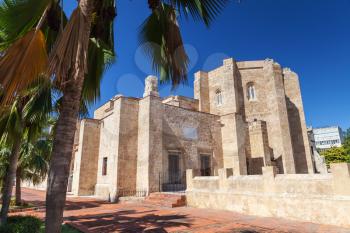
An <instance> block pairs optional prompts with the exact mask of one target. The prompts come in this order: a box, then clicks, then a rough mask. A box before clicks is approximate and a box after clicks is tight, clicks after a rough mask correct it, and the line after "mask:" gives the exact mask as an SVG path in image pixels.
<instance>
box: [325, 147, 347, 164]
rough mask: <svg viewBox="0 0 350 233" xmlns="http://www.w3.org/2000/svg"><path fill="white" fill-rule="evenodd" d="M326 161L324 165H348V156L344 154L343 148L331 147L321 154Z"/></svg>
mask: <svg viewBox="0 0 350 233" xmlns="http://www.w3.org/2000/svg"><path fill="white" fill-rule="evenodd" d="M321 155H323V156H324V157H325V159H326V164H327V165H329V164H330V163H345V162H346V163H350V154H348V153H346V150H345V149H344V147H333V148H330V149H328V150H326V151H323V152H322V153H321Z"/></svg>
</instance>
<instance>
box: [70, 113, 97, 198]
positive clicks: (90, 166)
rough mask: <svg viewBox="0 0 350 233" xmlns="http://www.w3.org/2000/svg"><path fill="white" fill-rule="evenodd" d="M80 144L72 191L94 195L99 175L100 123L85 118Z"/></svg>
mask: <svg viewBox="0 0 350 233" xmlns="http://www.w3.org/2000/svg"><path fill="white" fill-rule="evenodd" d="M78 132H79V137H77V138H78V139H79V144H78V148H77V151H76V152H75V155H74V161H73V163H74V165H73V182H72V192H73V193H74V194H75V195H79V196H84V195H93V194H94V190H95V184H96V176H97V161H98V152H99V144H100V123H99V121H98V120H95V119H84V120H82V121H81V122H80V127H79V131H78Z"/></svg>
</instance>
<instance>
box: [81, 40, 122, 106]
mask: <svg viewBox="0 0 350 233" xmlns="http://www.w3.org/2000/svg"><path fill="white" fill-rule="evenodd" d="M114 61H115V55H114V52H113V48H110V47H109V46H108V45H107V44H105V43H104V42H103V41H102V40H99V39H96V38H91V39H90V43H89V51H88V70H89V71H88V74H87V75H86V77H85V79H84V85H83V91H82V98H83V100H84V101H86V104H87V105H89V104H93V103H95V101H96V100H98V98H100V94H101V91H100V84H101V81H102V77H103V73H104V71H105V70H106V69H108V68H109V66H110V65H112V64H113V63H114Z"/></svg>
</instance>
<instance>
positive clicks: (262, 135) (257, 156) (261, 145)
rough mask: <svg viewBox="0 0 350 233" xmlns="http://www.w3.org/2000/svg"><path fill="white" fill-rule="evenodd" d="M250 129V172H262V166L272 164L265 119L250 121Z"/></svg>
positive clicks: (252, 173)
mask: <svg viewBox="0 0 350 233" xmlns="http://www.w3.org/2000/svg"><path fill="white" fill-rule="evenodd" d="M248 129H249V141H250V143H249V145H250V147H249V149H250V153H249V157H248V159H249V169H248V170H249V171H248V174H251V175H254V174H262V167H264V166H271V153H270V147H269V142H268V134H267V127H266V122H265V121H258V120H256V121H253V122H249V123H248Z"/></svg>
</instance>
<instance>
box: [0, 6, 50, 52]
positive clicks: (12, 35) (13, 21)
mask: <svg viewBox="0 0 350 233" xmlns="http://www.w3.org/2000/svg"><path fill="white" fill-rule="evenodd" d="M50 2H51V0H3V1H1V2H0V32H1V35H2V39H3V41H2V43H1V44H0V51H1V50H3V49H4V48H7V47H8V45H9V44H11V43H13V42H14V41H16V40H17V39H18V38H21V37H23V36H24V35H25V34H26V33H27V32H28V31H29V30H31V29H32V28H33V27H34V26H35V25H36V24H37V22H38V20H39V19H40V17H41V16H42V14H43V12H44V11H45V9H46V7H47V6H48V5H49V4H50Z"/></svg>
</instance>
